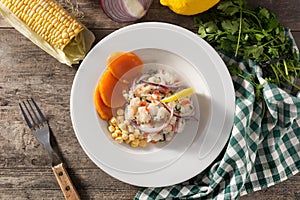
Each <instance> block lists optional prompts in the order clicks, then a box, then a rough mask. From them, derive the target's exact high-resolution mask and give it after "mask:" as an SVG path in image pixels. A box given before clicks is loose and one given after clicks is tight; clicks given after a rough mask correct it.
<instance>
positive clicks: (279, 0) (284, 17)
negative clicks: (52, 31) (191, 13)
mask: <svg viewBox="0 0 300 200" xmlns="http://www.w3.org/2000/svg"><path fill="white" fill-rule="evenodd" d="M78 2H79V9H80V10H81V11H83V12H84V13H85V17H84V18H83V19H82V20H81V21H82V23H83V24H85V25H86V26H87V27H88V28H90V29H95V28H96V29H118V28H120V27H124V26H126V25H128V24H131V23H117V22H114V21H112V20H111V19H109V18H108V17H107V16H106V15H105V14H104V13H103V11H102V10H101V8H100V5H99V1H98V0H78ZM249 2H250V4H251V5H253V6H263V7H266V8H268V9H269V10H271V11H272V12H274V13H275V14H276V15H277V16H278V18H279V19H280V21H281V23H282V24H284V25H285V26H286V27H289V28H291V29H292V30H295V31H296V30H297V31H300V15H298V14H297V13H298V11H299V10H300V4H299V2H298V0H289V1H286V0H249ZM141 21H164V22H170V23H175V24H177V23H178V24H179V25H181V26H183V27H187V28H189V29H190V28H192V27H193V17H187V16H181V15H178V14H175V13H173V12H172V11H171V10H170V9H169V8H167V7H164V6H162V5H160V3H159V1H153V4H152V5H151V7H150V9H149V11H148V13H147V14H146V16H145V17H144V18H142V19H141V20H139V21H137V22H141ZM1 27H11V26H10V25H8V24H7V22H6V21H4V20H3V17H2V16H1V17H0V28H1Z"/></svg>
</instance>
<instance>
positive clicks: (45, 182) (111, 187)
mask: <svg viewBox="0 0 300 200" xmlns="http://www.w3.org/2000/svg"><path fill="white" fill-rule="evenodd" d="M68 172H69V175H70V177H71V179H72V181H73V183H74V185H75V187H76V188H77V190H78V193H79V195H80V196H81V198H82V199H132V198H133V196H134V195H135V193H136V192H137V190H138V188H137V187H134V186H131V185H128V184H125V183H122V182H120V181H118V180H116V179H114V178H112V177H111V176H108V175H107V174H105V173H104V172H102V171H101V170H100V169H97V168H96V169H86V168H85V169H75V170H74V169H73V170H72V169H70V168H69V169H68ZM41 197H43V198H45V199H63V194H62V192H61V191H60V188H59V185H58V183H57V182H56V179H55V176H54V174H53V173H52V170H51V168H50V167H49V168H47V169H46V168H45V169H41V168H34V169H27V168H17V169H16V168H15V169H5V170H1V171H0V199H13V198H17V199H28V198H29V199H40V198H41Z"/></svg>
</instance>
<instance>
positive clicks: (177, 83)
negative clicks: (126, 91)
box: [141, 80, 181, 89]
mask: <svg viewBox="0 0 300 200" xmlns="http://www.w3.org/2000/svg"><path fill="white" fill-rule="evenodd" d="M141 82H142V83H147V84H149V85H154V86H159V87H162V88H164V89H174V88H179V87H180V86H181V83H180V82H176V83H174V84H172V85H164V84H160V83H154V82H150V81H146V80H141Z"/></svg>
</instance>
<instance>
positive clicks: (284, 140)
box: [135, 56, 300, 200]
mask: <svg viewBox="0 0 300 200" xmlns="http://www.w3.org/2000/svg"><path fill="white" fill-rule="evenodd" d="M223 60H224V61H225V63H229V62H233V60H230V59H228V58H227V57H225V56H223ZM238 64H239V67H240V68H241V69H242V70H243V71H244V72H246V71H248V72H251V73H253V74H255V75H256V77H257V79H258V80H259V82H260V83H261V84H264V88H263V90H262V92H263V95H264V101H265V112H264V109H263V108H264V106H263V103H262V101H257V99H256V98H255V88H254V87H253V85H251V83H249V82H248V81H247V80H245V79H242V78H240V77H237V76H234V77H232V80H233V83H234V87H235V95H236V108H235V109H236V110H235V117H234V125H233V129H232V132H231V136H230V138H229V142H228V144H227V147H226V149H225V153H224V154H222V155H220V156H219V158H218V159H217V160H216V161H215V162H214V163H213V164H212V165H211V166H210V167H208V168H207V169H206V170H205V171H204V172H202V173H201V174H199V175H197V176H196V177H194V178H192V179H191V180H189V181H186V182H184V183H181V184H177V185H174V186H170V187H164V188H145V189H141V190H140V191H139V192H138V193H137V194H136V196H135V199H136V200H137V199H148V200H152V199H174V198H175V199H199V198H200V199H237V198H238V197H240V196H242V195H246V194H249V193H251V192H254V191H257V190H261V189H263V188H266V187H269V186H272V185H274V184H276V183H279V182H281V181H284V180H286V179H287V178H288V177H290V176H293V175H295V174H296V173H298V172H299V171H300V98H298V97H296V96H293V95H290V94H289V93H287V92H286V91H284V90H282V89H280V88H278V87H277V86H276V85H274V84H272V83H268V82H265V80H264V79H263V78H261V74H262V72H261V68H260V67H259V66H258V65H255V64H254V63H253V62H251V61H247V62H246V61H244V62H239V63H238ZM244 75H245V76H248V75H249V73H245V74H244ZM262 116H263V117H262ZM178 173H180V172H178Z"/></svg>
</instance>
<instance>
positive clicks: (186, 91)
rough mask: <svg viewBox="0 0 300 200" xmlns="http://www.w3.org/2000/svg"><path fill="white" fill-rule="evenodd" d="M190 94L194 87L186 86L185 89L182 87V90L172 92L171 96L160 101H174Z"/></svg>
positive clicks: (192, 92)
mask: <svg viewBox="0 0 300 200" xmlns="http://www.w3.org/2000/svg"><path fill="white" fill-rule="evenodd" d="M192 94H194V88H186V89H183V90H181V91H179V92H177V93H175V94H173V95H172V96H169V97H166V98H164V99H162V100H161V102H163V103H168V102H171V101H176V100H178V99H182V98H184V97H187V96H190V95H192Z"/></svg>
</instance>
